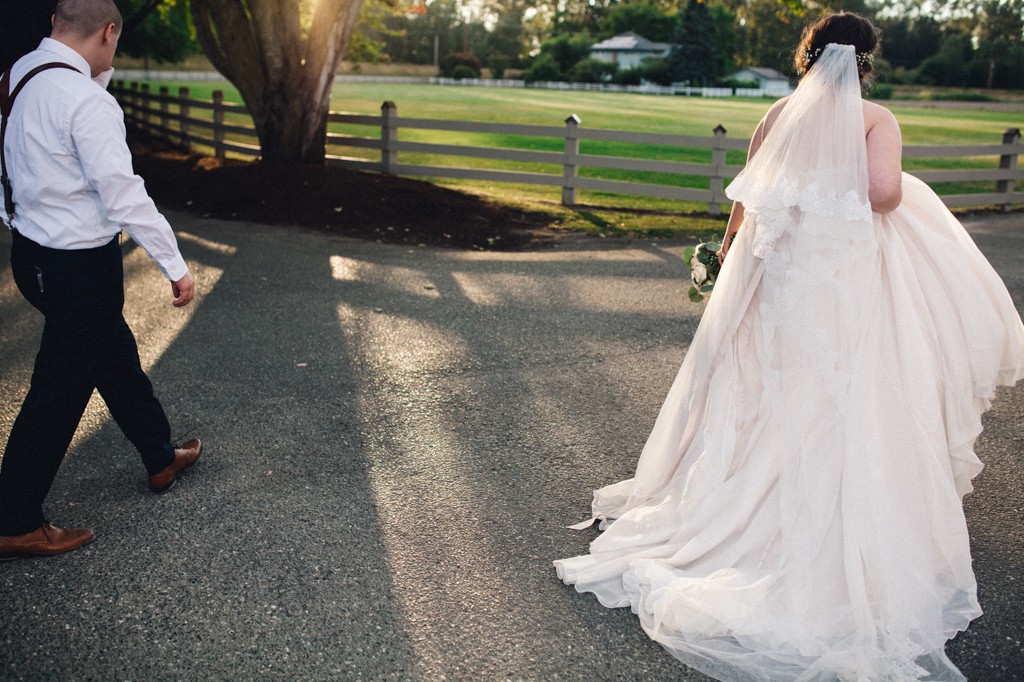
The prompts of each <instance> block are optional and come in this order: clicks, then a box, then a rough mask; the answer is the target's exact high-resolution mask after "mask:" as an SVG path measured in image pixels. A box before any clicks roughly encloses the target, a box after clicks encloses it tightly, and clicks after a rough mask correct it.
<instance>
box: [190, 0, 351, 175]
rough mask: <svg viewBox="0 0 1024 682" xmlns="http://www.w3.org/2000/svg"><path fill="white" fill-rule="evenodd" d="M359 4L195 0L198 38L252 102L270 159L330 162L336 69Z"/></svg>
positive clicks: (329, 0)
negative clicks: (326, 156) (326, 150)
mask: <svg viewBox="0 0 1024 682" xmlns="http://www.w3.org/2000/svg"><path fill="white" fill-rule="evenodd" d="M360 5H362V0H318V1H311V0H192V16H193V19H194V20H195V25H196V34H197V35H198V37H199V43H200V44H201V45H202V47H203V51H204V52H205V53H206V56H207V57H208V58H209V59H210V61H211V62H212V63H213V65H214V66H215V67H216V68H217V70H218V71H220V72H221V73H222V74H224V76H225V77H226V78H227V79H228V80H230V81H231V82H232V83H234V85H235V87H237V88H238V91H239V92H240V93H241V95H242V98H243V99H244V100H245V103H246V106H248V107H249V113H250V114H251V115H252V120H253V124H254V125H255V126H256V134H257V135H258V136H259V140H260V147H261V148H262V151H263V159H264V160H267V161H302V162H307V163H322V162H323V160H324V144H325V141H326V133H327V112H328V110H329V108H330V104H331V88H332V87H333V85H334V72H335V70H336V69H337V67H338V63H339V62H340V61H341V58H342V56H343V55H344V54H345V48H346V47H347V46H348V41H349V38H351V36H352V30H353V29H354V28H355V25H356V22H357V21H358V20H359V7H360ZM312 8H315V11H314V10H313V9H312ZM304 12H305V13H304Z"/></svg>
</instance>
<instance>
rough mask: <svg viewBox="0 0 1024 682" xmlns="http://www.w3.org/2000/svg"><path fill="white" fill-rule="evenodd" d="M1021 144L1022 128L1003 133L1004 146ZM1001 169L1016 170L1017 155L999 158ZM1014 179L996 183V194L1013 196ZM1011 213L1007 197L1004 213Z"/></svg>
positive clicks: (1008, 129)
mask: <svg viewBox="0 0 1024 682" xmlns="http://www.w3.org/2000/svg"><path fill="white" fill-rule="evenodd" d="M1019 142H1020V128H1007V129H1006V132H1005V133H1003V144H1011V145H1016V144H1018V143H1019ZM999 168H1001V169H1002V168H1006V169H1010V170H1016V168H1017V154H1016V153H1014V154H1003V155H1002V156H1000V157H999ZM1013 185H1014V181H1013V179H1012V178H1011V179H1009V180H999V181H997V182H996V192H998V193H999V194H1006V195H1010V194H1013ZM1009 211H1010V197H1009V196H1007V197H1006V203H1005V204H1003V212H1004V213H1009Z"/></svg>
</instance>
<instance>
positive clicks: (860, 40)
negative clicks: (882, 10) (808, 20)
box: [793, 12, 882, 87]
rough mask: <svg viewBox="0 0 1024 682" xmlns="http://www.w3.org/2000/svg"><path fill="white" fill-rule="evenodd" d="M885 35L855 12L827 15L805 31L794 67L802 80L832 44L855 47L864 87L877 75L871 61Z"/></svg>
mask: <svg viewBox="0 0 1024 682" xmlns="http://www.w3.org/2000/svg"><path fill="white" fill-rule="evenodd" d="M881 36H882V32H881V31H879V30H878V28H876V27H875V25H874V24H872V23H871V21H870V20H869V19H868V18H867V17H862V16H861V15H859V14H854V13H852V12H838V13H835V14H826V15H825V16H823V17H821V18H820V19H818V20H817V21H815V22H814V23H812V24H808V25H807V26H806V27H805V28H804V33H803V36H801V38H800V44H799V45H797V48H796V54H794V55H793V66H794V67H796V72H797V73H798V74H800V75H801V76H802V75H804V74H805V73H807V71H808V70H809V69H810V68H811V67H812V66H814V62H816V61H817V60H818V57H820V56H821V52H822V50H824V49H825V46H826V45H828V44H829V43H838V44H840V45H853V47H854V49H856V51H857V68H858V70H859V71H860V78H861V82H862V83H863V84H864V85H865V87H866V86H867V85H868V84H869V83H870V81H871V75H872V74H873V73H874V68H873V67H872V63H871V62H872V59H873V57H874V54H875V52H877V51H878V46H879V43H880V41H881Z"/></svg>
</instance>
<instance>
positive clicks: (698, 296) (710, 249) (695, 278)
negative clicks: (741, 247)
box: [683, 242, 722, 303]
mask: <svg viewBox="0 0 1024 682" xmlns="http://www.w3.org/2000/svg"><path fill="white" fill-rule="evenodd" d="M721 248H722V247H721V245H719V244H716V243H715V242H704V243H701V244H697V246H689V247H687V248H686V250H685V251H683V260H685V261H686V262H687V263H689V264H690V280H691V281H692V282H693V286H692V287H690V291H689V292H688V293H689V295H690V300H691V301H693V302H694V303H699V302H700V301H703V300H704V294H710V293H711V290H712V289H714V288H715V280H716V279H717V278H718V271H719V270H720V269H721V268H722V264H721V263H719V262H718V252H719V251H720V250H721Z"/></svg>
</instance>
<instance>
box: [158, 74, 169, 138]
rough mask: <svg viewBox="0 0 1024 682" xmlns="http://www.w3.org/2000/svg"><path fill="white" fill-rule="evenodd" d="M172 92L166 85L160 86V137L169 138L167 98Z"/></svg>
mask: <svg viewBox="0 0 1024 682" xmlns="http://www.w3.org/2000/svg"><path fill="white" fill-rule="evenodd" d="M169 93H170V90H169V89H168V88H167V86H166V85H161V86H160V135H161V136H163V137H167V133H168V132H169V131H168V130H167V96H168V95H169Z"/></svg>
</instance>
